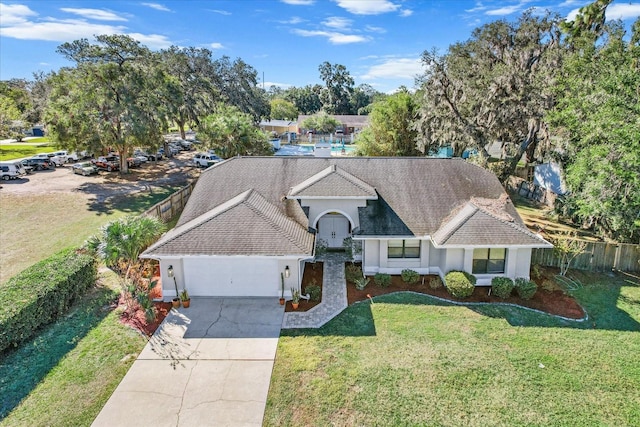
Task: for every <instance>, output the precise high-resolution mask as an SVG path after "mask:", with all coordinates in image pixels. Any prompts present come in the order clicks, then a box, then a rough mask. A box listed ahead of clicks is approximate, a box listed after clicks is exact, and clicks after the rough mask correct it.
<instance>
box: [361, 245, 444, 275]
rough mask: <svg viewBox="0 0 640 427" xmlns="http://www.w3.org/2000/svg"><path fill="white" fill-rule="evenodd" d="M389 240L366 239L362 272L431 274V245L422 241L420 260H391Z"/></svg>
mask: <svg viewBox="0 0 640 427" xmlns="http://www.w3.org/2000/svg"><path fill="white" fill-rule="evenodd" d="M388 240H389V239H366V240H365V241H364V243H363V248H364V250H363V259H362V270H363V271H364V273H365V274H376V273H387V274H400V273H401V272H402V270H404V269H407V268H409V269H411V270H415V271H417V272H418V273H420V274H429V273H430V271H429V262H430V261H429V257H430V252H431V249H432V248H431V244H430V242H429V241H428V240H421V243H420V258H389V257H388V253H387V242H388Z"/></svg>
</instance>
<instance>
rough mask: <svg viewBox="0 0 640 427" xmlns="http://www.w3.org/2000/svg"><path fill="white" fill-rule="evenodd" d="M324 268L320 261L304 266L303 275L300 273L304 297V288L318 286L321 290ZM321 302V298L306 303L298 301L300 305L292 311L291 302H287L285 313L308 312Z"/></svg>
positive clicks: (305, 301)
mask: <svg viewBox="0 0 640 427" xmlns="http://www.w3.org/2000/svg"><path fill="white" fill-rule="evenodd" d="M323 268H324V263H323V262H322V261H316V262H315V263H310V262H307V263H305V265H304V273H302V294H303V295H306V292H305V286H307V285H310V284H314V285H318V286H320V289H322V277H323V275H322V271H323ZM321 295H322V294H321ZM321 301H322V296H320V301H307V300H304V299H300V305H298V309H297V310H294V309H293V307H292V306H291V301H287V302H286V305H285V307H284V311H285V312H290V311H308V310H310V309H312V308H313V307H315V306H316V305H318V304H320V302H321Z"/></svg>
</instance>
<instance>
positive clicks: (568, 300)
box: [347, 270, 584, 319]
mask: <svg viewBox="0 0 640 427" xmlns="http://www.w3.org/2000/svg"><path fill="white" fill-rule="evenodd" d="M429 278H438V280H440V279H439V277H438V276H433V275H429V276H420V280H419V281H418V283H415V284H408V283H405V282H403V281H402V278H401V277H400V276H391V285H389V287H387V288H382V287H380V286H378V285H376V284H375V283H374V281H373V277H370V282H369V284H368V285H367V287H366V288H365V289H364V290H362V291H359V290H357V289H356V287H355V285H354V284H353V283H351V282H347V301H348V303H349V305H351V304H353V303H354V302H357V301H363V300H366V299H368V298H369V296H371V297H375V296H378V295H384V294H389V293H392V292H400V291H413V292H419V293H423V294H427V295H432V296H436V297H439V298H443V299H447V300H450V301H459V302H487V303H509V304H516V305H520V306H523V307H528V308H533V309H536V310H540V311H544V312H545V313H550V314H555V315H559V316H563V317H567V318H570V319H582V318H583V317H584V311H583V310H582V307H580V305H579V304H578V302H577V301H576V300H575V299H574V298H573V297H571V296H570V295H567V294H565V293H564V292H562V291H561V290H554V291H552V292H549V291H546V290H544V289H542V288H540V285H541V284H542V282H543V281H544V280H545V279H551V280H552V278H553V272H552V271H547V270H544V271H543V275H542V276H541V277H540V278H539V279H538V280H535V282H536V283H538V292H536V294H535V295H534V296H533V298H531V299H530V300H523V299H521V298H519V297H518V296H515V291H514V296H511V297H509V298H507V299H502V298H499V297H496V296H494V295H489V290H490V289H491V286H478V287H476V288H475V290H474V292H473V294H472V295H471V296H470V297H469V298H465V299H462V300H461V299H457V298H454V297H452V296H451V295H450V294H449V292H447V289H446V288H445V287H444V286H441V287H440V288H437V289H432V288H431V287H430V286H429V285H428V283H429ZM423 279H424V284H423Z"/></svg>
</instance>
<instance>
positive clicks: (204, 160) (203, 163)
mask: <svg viewBox="0 0 640 427" xmlns="http://www.w3.org/2000/svg"><path fill="white" fill-rule="evenodd" d="M221 161H222V159H221V158H220V157H218V156H217V155H215V154H212V153H196V155H195V156H193V164H194V165H196V166H198V167H201V168H208V167H209V166H213V165H215V164H216V163H219V162H221Z"/></svg>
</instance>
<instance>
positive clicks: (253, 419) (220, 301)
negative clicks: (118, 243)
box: [92, 298, 284, 427]
mask: <svg viewBox="0 0 640 427" xmlns="http://www.w3.org/2000/svg"><path fill="white" fill-rule="evenodd" d="M283 314H284V310H283V307H282V306H281V305H279V304H278V300H277V299H276V298H192V299H191V307H190V308H188V309H180V310H171V313H170V314H169V315H168V316H167V318H166V319H165V321H164V322H163V323H162V325H160V327H159V328H158V330H157V331H156V333H155V334H154V335H153V337H152V338H151V340H150V341H149V343H148V344H147V345H146V347H145V348H144V350H143V351H142V352H141V353H140V355H139V356H138V358H137V359H136V361H135V362H134V364H133V365H132V366H131V369H129V372H127V375H126V376H125V377H124V378H123V379H122V382H121V383H120V385H118V388H117V389H116V390H115V391H114V392H113V394H112V395H111V398H110V399H109V401H108V402H107V404H106V405H105V406H104V408H103V409H102V411H101V412H100V414H99V415H98V417H97V418H96V419H95V421H94V422H93V424H92V425H93V426H96V427H102V426H109V427H113V426H140V425H152V426H155V427H162V426H172V427H173V426H260V425H262V418H263V416H264V409H265V405H266V400H267V392H268V391H269V383H270V380H271V371H272V369H273V361H274V359H275V355H276V348H277V345H278V337H279V336H280V326H281V325H282V318H283Z"/></svg>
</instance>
